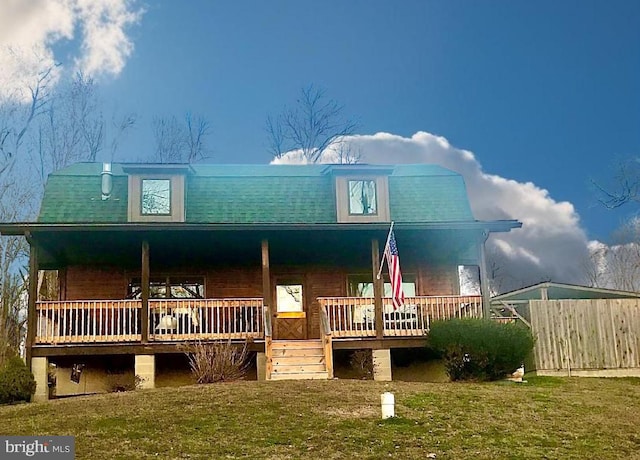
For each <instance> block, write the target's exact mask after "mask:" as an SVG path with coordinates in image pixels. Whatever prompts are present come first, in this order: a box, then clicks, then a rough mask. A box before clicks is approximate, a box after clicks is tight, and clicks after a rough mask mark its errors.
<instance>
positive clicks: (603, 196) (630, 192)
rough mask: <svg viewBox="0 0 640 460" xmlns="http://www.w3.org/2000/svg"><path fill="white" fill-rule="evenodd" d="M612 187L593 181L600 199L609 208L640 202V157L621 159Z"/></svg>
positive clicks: (616, 168) (616, 167) (617, 165)
mask: <svg viewBox="0 0 640 460" xmlns="http://www.w3.org/2000/svg"><path fill="white" fill-rule="evenodd" d="M613 182H614V185H612V186H611V187H606V186H603V185H602V184H600V183H598V182H596V181H592V184H593V185H594V186H595V188H596V192H597V194H598V201H600V203H601V204H602V205H604V206H605V207H607V208H609V209H615V208H619V207H620V206H623V205H625V204H627V203H633V202H635V203H640V159H639V158H636V157H633V158H629V159H626V160H619V161H618V162H617V164H616V166H615V173H614V176H613Z"/></svg>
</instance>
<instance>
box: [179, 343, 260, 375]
mask: <svg viewBox="0 0 640 460" xmlns="http://www.w3.org/2000/svg"><path fill="white" fill-rule="evenodd" d="M188 348H189V350H188V351H186V352H185V354H186V355H187V358H188V359H189V366H190V367H191V372H193V375H194V376H195V378H196V381H197V382H198V383H215V382H225V381H227V382H228V381H232V380H239V379H241V378H243V377H244V376H245V375H246V373H247V369H248V367H249V360H248V351H247V344H246V343H245V344H244V346H243V347H238V346H237V345H234V344H232V343H231V340H229V341H228V342H213V343H201V342H197V343H195V344H194V345H192V346H189V347H188Z"/></svg>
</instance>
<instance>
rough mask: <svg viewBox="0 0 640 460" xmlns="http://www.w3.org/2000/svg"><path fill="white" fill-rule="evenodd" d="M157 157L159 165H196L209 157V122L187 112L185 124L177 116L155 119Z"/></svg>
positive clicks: (155, 159) (153, 125)
mask: <svg viewBox="0 0 640 460" xmlns="http://www.w3.org/2000/svg"><path fill="white" fill-rule="evenodd" d="M152 128H153V135H154V138H155V155H154V157H153V158H152V159H153V160H154V161H158V162H159V163H194V162H197V161H201V160H204V159H206V158H208V157H209V153H210V152H209V149H208V147H207V138H208V137H209V135H210V134H211V127H210V124H209V122H208V121H207V120H206V119H205V118H204V117H203V116H199V115H196V116H194V115H192V114H191V112H187V113H186V115H185V117H184V123H183V122H181V121H180V120H178V118H177V117H175V116H170V117H155V118H154V119H153V122H152Z"/></svg>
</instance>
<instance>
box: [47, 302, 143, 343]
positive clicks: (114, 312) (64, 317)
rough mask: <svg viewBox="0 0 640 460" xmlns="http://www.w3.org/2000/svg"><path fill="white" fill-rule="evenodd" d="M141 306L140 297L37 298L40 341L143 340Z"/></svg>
mask: <svg viewBox="0 0 640 460" xmlns="http://www.w3.org/2000/svg"><path fill="white" fill-rule="evenodd" d="M141 307H142V302H141V301H140V300H75V301H61V302H37V303H36V315H37V316H36V343H40V344H59V343H86V342H135V341H140V340H141V337H142V336H141V332H140V331H141V328H140V309H141Z"/></svg>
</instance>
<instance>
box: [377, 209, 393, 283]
mask: <svg viewBox="0 0 640 460" xmlns="http://www.w3.org/2000/svg"><path fill="white" fill-rule="evenodd" d="M393 224H394V222H393V221H391V227H390V228H389V234H388V235H387V242H386V243H385V244H384V251H382V260H380V269H379V270H378V276H377V277H376V279H380V274H381V273H382V268H383V267H384V260H385V257H384V255H385V254H386V253H387V247H389V240H391V232H392V231H393Z"/></svg>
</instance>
